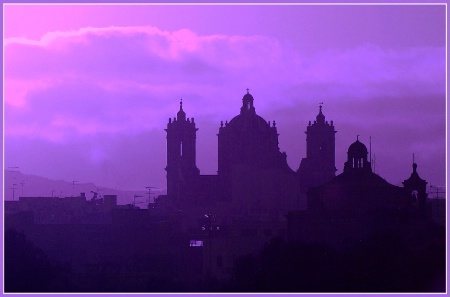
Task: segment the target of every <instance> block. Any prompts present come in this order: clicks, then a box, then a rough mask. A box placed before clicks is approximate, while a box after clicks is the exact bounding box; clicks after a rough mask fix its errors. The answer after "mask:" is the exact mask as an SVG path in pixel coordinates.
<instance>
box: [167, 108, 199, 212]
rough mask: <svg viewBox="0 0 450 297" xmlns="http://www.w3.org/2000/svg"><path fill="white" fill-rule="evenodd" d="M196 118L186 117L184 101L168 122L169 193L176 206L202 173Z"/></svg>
mask: <svg viewBox="0 0 450 297" xmlns="http://www.w3.org/2000/svg"><path fill="white" fill-rule="evenodd" d="M197 130H198V129H197V128H196V127H195V122H194V118H191V119H189V118H186V113H185V112H184V110H183V101H182V100H180V110H179V111H178V113H177V117H176V118H174V119H173V121H172V119H170V118H169V123H168V124H167V129H165V131H166V132H167V167H166V171H167V195H168V196H169V197H171V198H172V199H173V201H174V203H175V205H176V206H179V204H180V198H181V196H183V193H184V192H185V190H186V187H187V185H189V184H190V183H191V182H192V180H193V179H195V178H196V177H198V176H199V175H200V171H199V169H198V168H197V165H196V134H197Z"/></svg>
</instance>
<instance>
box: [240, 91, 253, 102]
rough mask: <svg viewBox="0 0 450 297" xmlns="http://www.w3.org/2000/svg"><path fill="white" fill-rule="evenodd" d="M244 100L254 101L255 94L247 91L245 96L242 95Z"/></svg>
mask: <svg viewBox="0 0 450 297" xmlns="http://www.w3.org/2000/svg"><path fill="white" fill-rule="evenodd" d="M242 100H244V101H247V100H248V101H253V96H252V94H250V93H248V91H247V94H245V95H244V97H242Z"/></svg>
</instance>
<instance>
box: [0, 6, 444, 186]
mask: <svg viewBox="0 0 450 297" xmlns="http://www.w3.org/2000/svg"><path fill="white" fill-rule="evenodd" d="M445 18H446V15H445V6H442V5H328V6H323V5H321V6H318V5H307V6H305V5H289V6H274V5H271V6H262V5H251V6H248V5H247V6H236V5H226V6H224V5H221V6H212V5H200V6H199V5H195V6H181V5H176V6H167V5H156V6H155V5H132V6H127V5H88V6H86V5H20V6H18V5H7V6H4V39H3V42H4V67H5V68H4V94H5V96H4V113H5V127H4V149H5V164H4V165H5V167H10V166H18V167H19V168H20V171H22V172H23V173H28V174H36V175H40V176H44V177H48V178H54V179H65V180H68V181H71V180H78V181H80V182H95V183H97V184H98V185H102V186H109V187H115V188H121V189H138V190H145V189H144V188H145V186H149V185H151V186H156V187H159V188H165V171H164V167H165V165H166V159H165V158H166V154H165V148H166V143H165V141H166V138H165V131H164V128H165V127H166V124H167V122H168V119H169V117H172V118H173V117H174V116H175V115H176V112H177V111H178V106H179V100H180V98H181V97H182V98H183V102H184V109H185V111H186V113H187V116H188V117H194V118H195V121H196V123H197V127H198V128H199V130H198V134H197V160H198V162H197V163H198V164H197V165H198V167H199V168H200V172H201V173H202V174H214V173H215V172H216V170H217V136H216V134H217V133H218V129H219V126H220V121H221V120H223V121H225V120H228V121H229V120H231V119H232V117H234V116H235V115H237V114H238V113H239V109H240V105H241V99H242V96H243V95H244V94H245V89H246V88H250V93H252V95H253V96H254V98H255V107H256V112H257V113H258V114H259V115H261V116H262V117H263V118H265V119H266V120H270V121H273V120H275V121H276V122H277V127H278V132H279V134H280V136H279V146H280V149H281V151H285V152H286V153H287V155H288V162H289V165H290V166H291V168H292V169H294V170H297V168H298V166H299V164H300V160H301V158H302V157H305V155H306V142H305V134H304V131H305V130H306V125H307V124H308V121H310V120H314V119H315V116H316V115H317V113H318V105H319V102H324V106H323V111H324V114H325V116H326V119H327V120H333V121H334V124H335V127H336V130H337V131H338V133H337V134H336V166H337V168H338V173H341V172H342V168H343V163H344V161H345V159H346V152H347V148H348V146H349V145H350V144H351V143H352V142H354V141H355V140H356V135H357V134H359V135H360V137H359V139H360V140H361V141H363V142H364V143H366V145H367V146H369V137H370V136H371V137H372V152H373V153H374V154H375V159H376V165H375V166H376V167H375V168H376V169H375V170H376V172H377V173H378V174H380V175H381V176H382V177H383V178H385V179H386V180H387V181H389V182H391V183H393V184H397V185H398V184H399V183H400V182H401V181H403V180H404V179H406V178H408V177H409V175H410V173H411V171H412V169H411V164H412V154H413V153H415V159H416V162H417V163H418V172H419V174H420V176H421V177H422V178H424V179H427V180H428V181H429V182H431V183H432V184H433V185H441V186H442V185H444V184H445V152H446V151H445V127H446V113H445V108H446V93H445V92H446V76H445V75H446V72H445V69H446V68H445V67H446V65H445V53H446V48H445V28H446V22H445Z"/></svg>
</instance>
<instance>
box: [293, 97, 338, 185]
mask: <svg viewBox="0 0 450 297" xmlns="http://www.w3.org/2000/svg"><path fill="white" fill-rule="evenodd" d="M322 104H323V103H320V105H319V114H318V115H317V116H316V120H315V121H314V123H312V124H311V121H309V124H308V126H307V127H306V132H305V133H306V158H303V159H302V161H301V163H300V167H299V169H298V170H297V172H298V173H299V175H300V178H301V184H302V185H303V186H305V187H306V188H309V187H311V186H318V185H320V184H323V183H325V182H327V181H329V180H331V179H332V178H333V177H335V176H336V166H335V133H336V131H335V130H334V125H333V121H331V122H330V123H328V121H325V116H324V114H323V113H322Z"/></svg>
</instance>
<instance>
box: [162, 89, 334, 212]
mask: <svg viewBox="0 0 450 297" xmlns="http://www.w3.org/2000/svg"><path fill="white" fill-rule="evenodd" d="M165 130H166V132H167V167H166V171H167V198H168V199H169V200H170V201H171V202H172V204H173V205H174V206H175V207H176V208H178V209H192V208H196V207H200V208H206V209H214V210H215V211H217V209H216V208H217V206H220V209H222V210H226V211H227V212H233V213H234V214H240V215H241V216H250V217H252V216H253V217H254V216H255V215H258V216H260V217H263V216H265V217H271V216H272V217H276V216H279V215H280V214H283V213H286V211H288V210H292V209H298V208H301V207H302V205H304V204H305V203H304V201H306V192H307V190H308V189H309V187H311V186H315V185H319V184H322V183H324V182H327V181H329V180H331V179H332V178H333V177H334V176H335V172H336V167H335V164H334V162H335V133H336V131H335V130H334V126H333V122H332V121H331V122H330V123H328V121H325V116H324V115H323V113H322V106H320V109H319V114H318V115H317V117H316V121H314V123H313V124H311V122H310V123H309V125H308V126H307V131H306V135H307V138H306V139H307V140H306V141H307V156H306V158H304V159H303V160H302V162H301V164H300V166H299V169H298V170H297V171H294V170H292V169H291V168H290V167H289V165H288V163H287V159H286V158H287V156H286V153H285V152H281V151H280V148H279V146H278V131H277V127H276V122H275V121H272V122H270V121H266V120H265V119H263V118H262V117H261V116H259V115H258V114H257V113H256V108H255V100H254V98H253V96H252V95H251V94H250V93H249V92H248V90H247V93H246V94H245V95H244V96H243V98H242V106H241V108H240V111H239V114H238V115H237V116H235V117H234V118H233V119H231V120H230V121H229V122H228V121H226V122H225V123H223V122H221V123H220V128H219V132H218V134H217V136H218V173H217V175H201V174H200V171H199V169H198V168H197V165H196V159H195V155H196V131H197V130H198V129H197V128H196V125H195V122H194V118H191V119H189V118H187V117H186V113H185V111H184V110H183V105H182V102H180V110H179V111H178V113H177V117H176V118H174V119H173V120H172V119H169V122H168V124H167V129H165ZM302 201H303V202H302Z"/></svg>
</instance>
